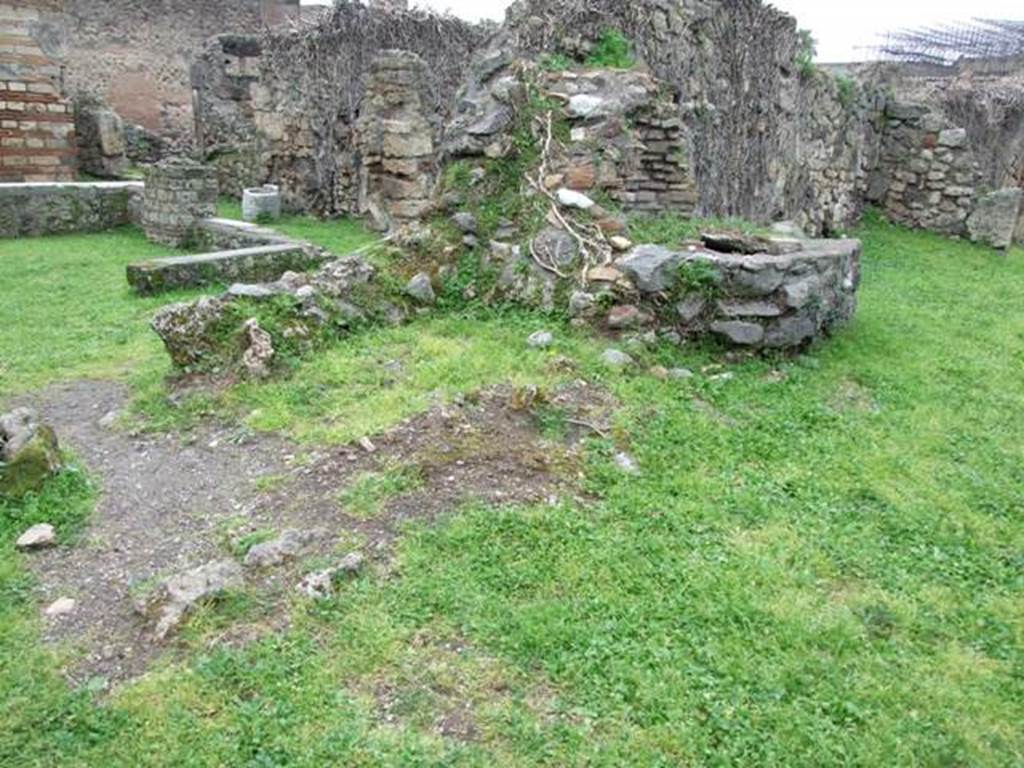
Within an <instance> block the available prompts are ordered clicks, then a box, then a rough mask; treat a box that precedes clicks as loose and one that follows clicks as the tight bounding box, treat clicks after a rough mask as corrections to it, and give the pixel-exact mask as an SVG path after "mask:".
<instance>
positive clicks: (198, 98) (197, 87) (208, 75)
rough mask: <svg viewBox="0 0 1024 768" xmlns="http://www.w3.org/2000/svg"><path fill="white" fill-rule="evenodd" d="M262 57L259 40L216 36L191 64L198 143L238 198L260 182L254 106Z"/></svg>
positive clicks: (222, 183)
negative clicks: (243, 191)
mask: <svg viewBox="0 0 1024 768" xmlns="http://www.w3.org/2000/svg"><path fill="white" fill-rule="evenodd" d="M262 58H263V44H262V41H261V39H260V38H259V37H258V36H255V35H218V36H216V37H214V38H211V39H210V40H208V41H207V43H206V45H205V47H204V48H203V51H202V52H201V54H200V55H199V56H198V58H197V59H196V61H195V62H194V63H193V65H192V71H191V77H192V88H193V95H194V102H193V107H194V110H195V139H196V144H197V146H199V147H201V148H202V150H203V153H204V156H205V160H206V162H208V163H210V164H212V165H214V166H215V167H216V168H217V178H218V182H219V183H220V188H221V190H222V192H223V193H224V194H231V195H234V196H236V197H239V196H241V194H242V190H243V189H245V188H246V187H252V186H257V185H258V184H260V183H261V182H262V180H263V179H262V176H263V172H262V169H261V165H260V152H259V140H258V136H257V133H256V117H255V115H256V113H255V108H254V97H255V90H254V89H255V87H256V86H257V85H258V84H259V81H260V70H261V64H262Z"/></svg>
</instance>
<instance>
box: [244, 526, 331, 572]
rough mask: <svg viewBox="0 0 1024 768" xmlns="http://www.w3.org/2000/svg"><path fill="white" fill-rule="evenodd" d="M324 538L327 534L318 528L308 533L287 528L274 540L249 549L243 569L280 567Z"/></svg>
mask: <svg viewBox="0 0 1024 768" xmlns="http://www.w3.org/2000/svg"><path fill="white" fill-rule="evenodd" d="M326 536H327V532H326V531H325V530H323V529H320V528H317V529H313V530H309V531H297V530H295V529H292V528H289V529H288V530H286V531H283V532H282V533H281V535H280V536H278V537H277V538H276V539H272V540H271V541H265V542H263V543H262V544H257V545H256V546H254V547H253V548H252V549H250V550H249V551H248V553H246V555H245V567H246V568H271V567H273V566H275V565H281V564H282V563H284V562H285V561H287V560H291V559H293V558H295V557H298V556H299V554H300V553H301V552H302V550H304V549H306V548H307V547H309V546H310V545H312V544H313V543H314V542H316V541H317V540H319V539H323V538H325V537H326Z"/></svg>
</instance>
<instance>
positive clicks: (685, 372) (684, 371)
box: [668, 368, 694, 381]
mask: <svg viewBox="0 0 1024 768" xmlns="http://www.w3.org/2000/svg"><path fill="white" fill-rule="evenodd" d="M668 377H669V378H670V379H676V380H680V381H681V380H684V379H692V378H693V377H694V373H693V371H691V370H690V369H689V368H672V369H671V370H670V371H669V372H668Z"/></svg>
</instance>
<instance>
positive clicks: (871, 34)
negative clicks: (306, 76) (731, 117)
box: [303, 0, 1024, 62]
mask: <svg viewBox="0 0 1024 768" xmlns="http://www.w3.org/2000/svg"><path fill="white" fill-rule="evenodd" d="M622 1H623V2H630V0H622ZM303 3H304V4H308V5H325V4H329V0H303ZM412 4H413V5H418V6H422V7H429V8H434V9H435V10H438V11H450V12H451V13H453V14H455V15H456V16H461V17H463V18H465V19H473V20H476V19H481V18H490V19H497V20H501V19H503V18H504V16H505V8H507V7H508V5H509V2H508V0H413V3H412ZM771 5H774V6H775V7H777V8H779V9H781V10H783V11H786V12H787V13H791V14H793V15H794V16H796V18H797V20H798V22H799V24H800V26H801V27H804V28H807V29H810V30H811V32H812V33H813V34H814V37H815V39H816V40H817V41H818V59H819V61H823V62H842V61H861V60H863V59H866V58H870V57H871V48H872V46H874V45H877V44H878V42H879V36H880V35H882V34H884V33H885V32H889V31H892V30H894V29H899V28H901V27H908V26H909V27H918V26H926V25H931V24H943V23H950V22H958V21H969V20H970V19H971V18H990V19H992V18H994V19H1024V2H1022V0H970V2H964V0H857V2H848V1H844V2H839V0H773V1H772V2H771Z"/></svg>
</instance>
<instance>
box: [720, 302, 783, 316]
mask: <svg viewBox="0 0 1024 768" xmlns="http://www.w3.org/2000/svg"><path fill="white" fill-rule="evenodd" d="M718 311H719V312H721V313H722V314H723V315H727V316H728V317H778V316H779V315H781V314H782V309H781V308H780V307H779V306H778V305H777V304H772V303H771V302H769V301H736V300H728V301H720V302H718Z"/></svg>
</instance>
